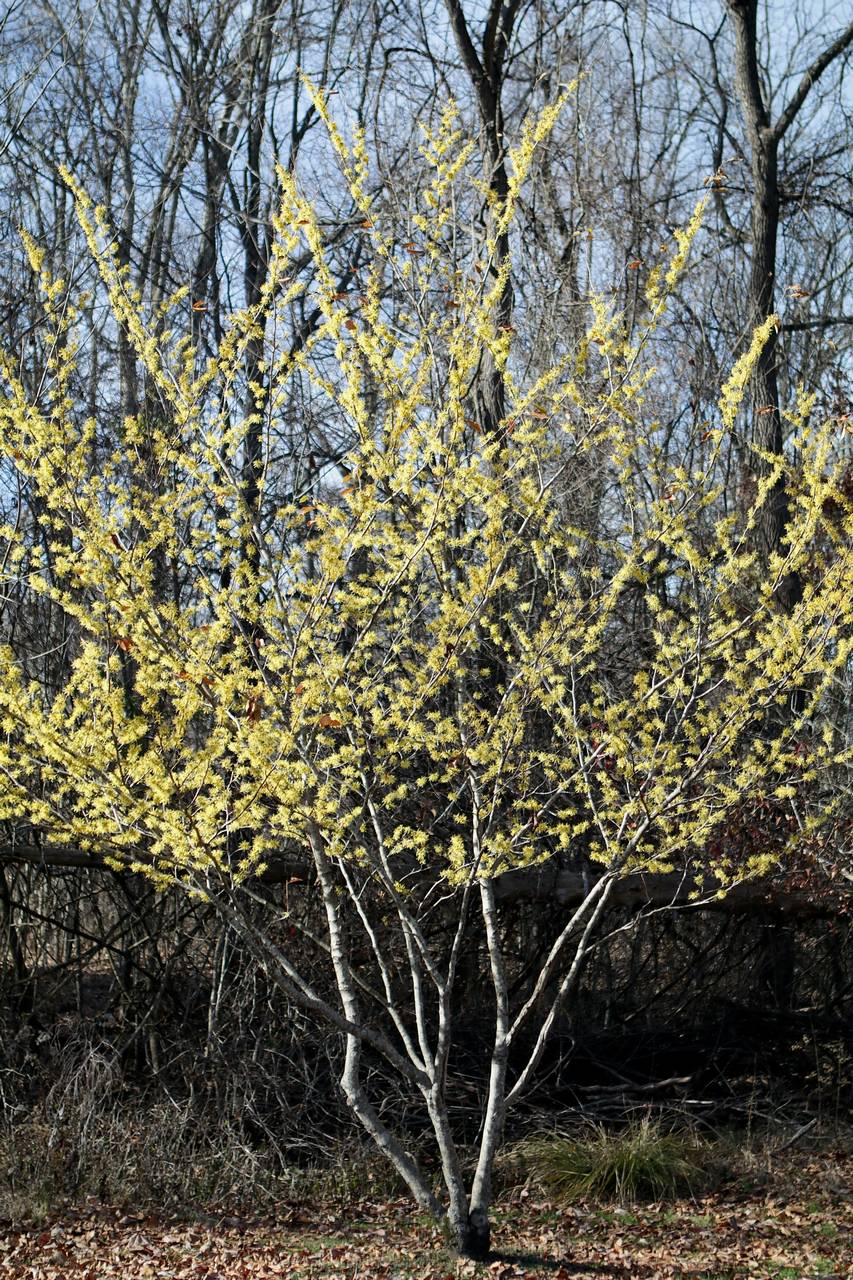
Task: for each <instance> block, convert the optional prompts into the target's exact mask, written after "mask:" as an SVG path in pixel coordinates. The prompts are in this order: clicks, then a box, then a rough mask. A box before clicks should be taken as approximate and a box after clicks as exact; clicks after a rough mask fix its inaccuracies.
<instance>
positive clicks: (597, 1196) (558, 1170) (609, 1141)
mask: <svg viewBox="0 0 853 1280" xmlns="http://www.w3.org/2000/svg"><path fill="white" fill-rule="evenodd" d="M511 1158H513V1159H514V1160H515V1161H516V1162H518V1163H520V1165H521V1166H522V1167H523V1168H524V1169H526V1171H527V1173H528V1175H529V1177H530V1178H531V1180H532V1181H533V1182H534V1183H536V1184H538V1185H539V1186H541V1187H542V1189H543V1191H545V1192H546V1193H547V1194H550V1195H553V1196H555V1197H556V1198H558V1199H560V1200H562V1201H567V1202H568V1201H574V1200H603V1201H617V1202H618V1203H619V1204H635V1203H637V1202H638V1201H643V1200H657V1201H662V1200H670V1199H672V1198H674V1197H675V1196H677V1195H680V1194H682V1193H685V1192H687V1193H690V1192H692V1191H694V1190H696V1189H697V1188H699V1187H700V1186H705V1185H707V1184H708V1183H709V1182H710V1181H711V1180H712V1179H713V1176H714V1174H715V1171H718V1165H719V1158H718V1157H717V1156H716V1155H715V1153H714V1152H713V1149H712V1148H711V1146H710V1145H709V1144H703V1143H701V1142H700V1141H699V1140H698V1139H697V1138H696V1137H695V1136H694V1135H693V1134H690V1133H683V1132H682V1133H679V1132H671V1131H668V1130H666V1129H664V1128H663V1127H662V1126H661V1125H660V1124H658V1123H656V1122H655V1121H653V1120H651V1119H650V1118H649V1117H647V1116H646V1117H644V1118H643V1119H642V1120H640V1121H638V1122H636V1123H634V1124H630V1125H627V1126H625V1127H624V1128H622V1129H618V1130H614V1131H611V1130H609V1129H606V1128H605V1127H604V1126H603V1125H597V1124H596V1125H589V1126H587V1127H585V1128H584V1129H583V1130H581V1131H580V1132H576V1133H556V1134H551V1135H547V1136H541V1137H534V1138H530V1139H527V1140H525V1141H523V1142H522V1143H519V1144H518V1145H517V1146H516V1148H515V1149H514V1150H513V1152H512V1157H511Z"/></svg>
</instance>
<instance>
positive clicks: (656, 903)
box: [0, 845, 853, 918]
mask: <svg viewBox="0 0 853 1280" xmlns="http://www.w3.org/2000/svg"><path fill="white" fill-rule="evenodd" d="M15 863H18V864H25V863H30V864H37V865H39V866H43V867H46V868H47V867H50V868H59V869H61V868H66V869H72V868H84V869H88V870H91V871H98V870H101V871H103V870H108V869H109V865H108V864H107V863H106V862H105V861H104V860H103V859H102V858H99V857H97V856H96V855H94V854H91V853H85V852H83V851H82V850H80V849H74V848H71V847H67V846H63V845H47V846H45V847H43V848H42V847H39V846H37V845H10V846H5V847H2V846H0V864H4V865H14V864H15ZM312 875H313V868H312V866H311V864H309V863H308V862H307V861H302V860H300V859H298V858H280V859H275V860H274V861H273V860H271V861H270V863H269V865H268V866H267V867H266V869H265V870H264V871H263V873H262V874H261V876H260V877H259V879H260V880H261V881H262V882H263V883H264V884H283V883H285V882H287V881H288V880H294V879H296V880H309V879H311V878H312ZM595 882H596V876H595V874H594V872H589V873H586V872H580V871H574V870H571V869H569V868H567V867H561V866H558V865H556V864H555V863H553V862H551V863H543V864H541V865H539V866H535V867H525V868H521V869H519V870H516V871H505V872H503V874H501V875H499V876H497V877H496V879H495V897H496V899H497V901H498V903H511V902H525V901H527V902H550V903H556V904H557V905H558V906H563V907H574V906H577V905H579V904H580V903H581V902H583V900H584V898H585V897H586V895H587V894H588V893H589V891H590V889H591V888H592V887H593V885H594V884H595ZM610 904H611V906H613V907H621V908H627V909H629V910H636V911H640V910H649V909H650V910H665V909H666V908H676V907H677V908H679V909H681V910H693V911H696V910H704V911H725V912H737V913H750V912H758V911H769V912H773V913H778V914H780V915H790V916H798V917H803V918H805V917H810V916H824V917H837V916H844V915H847V914H849V913H850V912H851V909H853V882H848V881H847V880H846V879H845V880H842V881H835V880H832V879H829V878H827V877H820V878H819V877H817V876H816V877H815V879H814V883H812V884H809V885H807V886H804V885H792V884H791V883H790V882H787V881H786V880H784V879H783V878H781V877H780V878H779V879H773V878H764V879H760V880H759V879H752V880H744V881H741V882H739V883H737V884H735V885H734V886H732V887H731V888H729V889H727V890H726V891H725V892H724V893H721V892H720V890H719V887H718V886H717V885H715V884H714V883H713V881H710V880H707V879H706V880H699V879H698V878H696V877H693V876H689V875H685V874H684V873H683V872H678V871H673V872H665V873H664V872H639V871H635V872H627V873H626V874H625V875H622V876H620V877H619V878H618V879H617V881H616V883H615V884H614V886H613V889H612V890H611V894H610Z"/></svg>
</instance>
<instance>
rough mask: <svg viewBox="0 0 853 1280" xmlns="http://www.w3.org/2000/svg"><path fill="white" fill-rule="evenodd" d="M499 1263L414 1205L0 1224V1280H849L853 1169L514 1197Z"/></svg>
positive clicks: (502, 1220)
mask: <svg viewBox="0 0 853 1280" xmlns="http://www.w3.org/2000/svg"><path fill="white" fill-rule="evenodd" d="M494 1244H495V1253H494V1255H493V1258H492V1259H491V1260H490V1261H489V1262H488V1263H486V1264H483V1265H482V1266H480V1267H476V1266H475V1265H474V1264H472V1263H458V1262H456V1261H455V1260H454V1259H453V1257H452V1255H451V1254H450V1253H449V1252H448V1251H447V1249H446V1246H445V1243H444V1241H443V1239H442V1237H441V1234H440V1232H438V1231H437V1230H436V1229H435V1228H433V1227H432V1226H431V1225H430V1224H429V1223H428V1222H427V1221H426V1220H425V1219H422V1218H419V1217H418V1216H417V1215H416V1214H415V1213H414V1212H413V1210H412V1208H411V1205H410V1204H409V1202H408V1201H405V1200H392V1201H390V1202H385V1203H381V1204H380V1203H363V1204H358V1205H353V1206H343V1205H340V1204H338V1205H328V1204H327V1205H321V1204H317V1205H307V1204H287V1205H284V1204H283V1205H282V1206H281V1209H280V1212H279V1213H278V1215H277V1218H276V1220H273V1219H271V1218H268V1217H267V1218H252V1217H251V1216H249V1215H246V1216H244V1217H240V1218H234V1217H228V1216H216V1215H212V1214H211V1215H205V1216H196V1217H195V1219H194V1220H193V1219H188V1218H187V1217H186V1215H184V1216H183V1217H166V1216H160V1215H156V1214H142V1213H131V1212H128V1211H127V1210H125V1209H121V1208H116V1207H111V1206H107V1205H100V1204H95V1203H91V1202H90V1203H87V1204H86V1205H84V1206H81V1207H77V1208H65V1209H64V1210H63V1211H62V1212H61V1213H56V1214H48V1215H47V1216H45V1217H44V1218H43V1219H42V1220H41V1221H39V1222H37V1223H36V1222H30V1223H25V1222H19V1223H12V1222H5V1223H0V1280H284V1278H285V1277H287V1280H455V1277H464V1276H466V1275H467V1276H472V1277H474V1276H477V1277H482V1278H483V1280H522V1277H526V1280H569V1278H570V1277H571V1278H572V1280H583V1278H584V1277H589V1280H594V1278H595V1277H602V1276H610V1277H622V1278H624V1280H629V1278H631V1277H637V1278H638V1280H652V1278H653V1277H662V1278H663V1277H690V1278H691V1280H723V1278H724V1277H725V1278H726V1280H729V1278H730V1277H751V1278H757V1280H769V1278H770V1277H773V1278H774V1280H805V1278H806V1277H813V1276H814V1277H848V1276H853V1157H851V1156H850V1155H849V1154H846V1153H844V1152H841V1151H835V1152H828V1153H824V1154H823V1155H820V1156H816V1155H810V1156H802V1157H800V1158H797V1156H796V1154H795V1153H789V1154H788V1155H787V1156H786V1157H785V1159H784V1161H777V1162H776V1166H775V1168H774V1169H773V1172H772V1174H767V1173H765V1172H763V1171H761V1170H760V1169H759V1170H756V1172H755V1175H754V1176H753V1177H751V1178H746V1179H745V1178H741V1179H740V1180H738V1181H736V1182H732V1183H731V1184H729V1185H727V1186H725V1187H723V1188H721V1189H720V1190H718V1191H716V1192H715V1193H713V1194H710V1195H706V1196H703V1197H701V1198H696V1199H684V1200H679V1201H674V1202H673V1203H671V1204H667V1205H661V1204H658V1205H645V1206H642V1207H636V1208H632V1209H630V1210H626V1209H620V1208H619V1207H618V1206H612V1205H611V1206H609V1207H604V1206H596V1205H591V1204H588V1205H573V1206H562V1207H561V1206H558V1205H555V1204H551V1203H548V1202H546V1201H543V1200H541V1199H539V1198H538V1197H537V1194H536V1192H535V1191H533V1190H527V1191H525V1190H523V1189H516V1190H515V1191H514V1192H513V1193H511V1194H509V1195H508V1196H507V1197H506V1198H504V1199H503V1200H502V1201H501V1202H500V1204H499V1207H498V1210H497V1212H496V1223H495V1241H494Z"/></svg>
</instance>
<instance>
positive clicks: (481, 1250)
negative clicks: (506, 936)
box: [453, 1209, 492, 1262]
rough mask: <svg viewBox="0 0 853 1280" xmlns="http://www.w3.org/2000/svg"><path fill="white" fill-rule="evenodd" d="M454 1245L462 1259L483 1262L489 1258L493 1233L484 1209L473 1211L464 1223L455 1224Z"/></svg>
mask: <svg viewBox="0 0 853 1280" xmlns="http://www.w3.org/2000/svg"><path fill="white" fill-rule="evenodd" d="M453 1235H454V1244H455V1245H456V1252H457V1253H458V1254H459V1256H460V1257H461V1258H473V1259H475V1260H476V1261H477V1262H482V1260H483V1259H484V1258H487V1257H488V1256H489V1247H490V1245H491V1238H492V1231H491V1225H490V1223H489V1219H488V1216H487V1214H486V1213H485V1212H484V1211H483V1210H482V1209H472V1210H471V1212H470V1213H469V1214H468V1217H467V1218H466V1219H465V1221H464V1222H461V1223H456V1224H454V1228H453Z"/></svg>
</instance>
